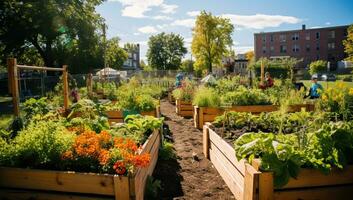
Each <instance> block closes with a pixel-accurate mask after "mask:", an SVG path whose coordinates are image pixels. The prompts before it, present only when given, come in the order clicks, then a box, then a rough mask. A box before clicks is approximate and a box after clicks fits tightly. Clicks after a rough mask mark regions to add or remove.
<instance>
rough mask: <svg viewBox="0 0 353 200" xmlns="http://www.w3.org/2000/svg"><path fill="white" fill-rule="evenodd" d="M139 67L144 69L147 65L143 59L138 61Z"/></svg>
mask: <svg viewBox="0 0 353 200" xmlns="http://www.w3.org/2000/svg"><path fill="white" fill-rule="evenodd" d="M140 67H141V69H145V68H146V67H147V64H146V63H145V61H144V60H141V61H140Z"/></svg>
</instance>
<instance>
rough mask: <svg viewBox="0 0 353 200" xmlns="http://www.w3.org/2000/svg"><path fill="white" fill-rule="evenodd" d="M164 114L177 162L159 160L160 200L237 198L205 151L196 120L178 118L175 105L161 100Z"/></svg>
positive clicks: (157, 167) (157, 177)
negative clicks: (172, 140)
mask: <svg viewBox="0 0 353 200" xmlns="http://www.w3.org/2000/svg"><path fill="white" fill-rule="evenodd" d="M161 112H162V114H163V116H164V118H165V123H166V124H167V125H168V126H169V129H170V131H171V134H172V136H173V139H174V144H173V145H174V148H175V150H176V154H177V159H175V160H169V161H161V160H159V161H158V163H157V166H156V169H155V171H154V174H153V177H154V178H155V179H158V180H160V181H161V186H162V188H163V190H162V192H161V195H160V199H200V200H201V199H202V200H204V199H212V200H217V199H222V200H223V199H225V200H226V199H235V198H234V196H233V195H232V193H231V192H230V190H229V189H228V187H227V185H226V184H225V182H224V181H223V179H222V177H221V176H220V175H219V173H218V172H217V170H216V169H215V168H214V166H213V165H212V163H211V162H210V161H209V160H208V159H206V158H205V157H204V155H203V152H202V131H200V130H198V129H196V128H194V126H193V120H192V119H185V118H183V117H180V116H177V115H176V113H175V106H174V105H172V104H170V103H169V102H167V101H161Z"/></svg>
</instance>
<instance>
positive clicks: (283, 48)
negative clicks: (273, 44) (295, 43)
mask: <svg viewBox="0 0 353 200" xmlns="http://www.w3.org/2000/svg"><path fill="white" fill-rule="evenodd" d="M279 51H280V52H281V53H287V46H286V45H281V46H280V50H279Z"/></svg>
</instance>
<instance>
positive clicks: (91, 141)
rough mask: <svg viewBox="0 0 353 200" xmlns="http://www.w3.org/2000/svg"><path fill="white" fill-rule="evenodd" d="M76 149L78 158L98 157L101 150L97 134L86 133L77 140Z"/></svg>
mask: <svg viewBox="0 0 353 200" xmlns="http://www.w3.org/2000/svg"><path fill="white" fill-rule="evenodd" d="M74 149H75V152H76V153H77V155H78V156H85V157H89V156H97V155H98V154H99V151H100V149H101V148H100V145H99V138H98V137H97V134H96V133H95V132H93V131H85V132H84V133H82V134H81V135H79V136H78V137H77V138H76V140H75V143H74Z"/></svg>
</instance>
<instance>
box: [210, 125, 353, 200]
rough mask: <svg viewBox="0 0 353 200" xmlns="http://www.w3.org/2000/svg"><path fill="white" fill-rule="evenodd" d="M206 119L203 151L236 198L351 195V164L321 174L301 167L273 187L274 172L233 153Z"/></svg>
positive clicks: (325, 199) (322, 199) (321, 199)
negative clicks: (296, 172)
mask: <svg viewBox="0 0 353 200" xmlns="http://www.w3.org/2000/svg"><path fill="white" fill-rule="evenodd" d="M209 125H210V123H206V125H204V129H203V152H204V154H205V157H207V158H209V159H210V160H211V162H212V163H213V165H214V166H215V168H216V169H217V171H218V172H219V174H220V175H221V177H222V178H223V180H224V181H225V182H226V184H227V185H228V187H229V189H230V190H231V192H232V193H233V194H234V196H235V198H236V199H237V200H277V199H278V200H299V199H300V200H329V199H330V200H331V199H350V197H351V196H352V195H353V165H350V166H348V167H346V168H345V169H344V170H338V169H335V170H332V171H331V173H330V174H329V175H324V174H322V173H321V172H319V171H318V170H314V169H301V170H300V172H299V175H298V177H297V179H293V178H291V179H290V180H289V182H288V183H287V184H286V185H285V186H284V187H282V188H274V187H273V174H272V173H271V172H262V171H261V170H260V169H259V166H260V162H259V160H255V161H254V162H253V163H252V165H250V164H248V163H246V162H245V161H243V160H241V161H238V160H237V158H236V156H235V150H234V148H233V147H232V146H231V145H230V144H228V143H227V142H226V141H225V140H223V139H222V138H221V137H220V136H219V135H218V134H217V133H216V132H215V131H213V130H212V129H211V128H210V126H209Z"/></svg>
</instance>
